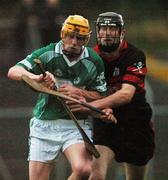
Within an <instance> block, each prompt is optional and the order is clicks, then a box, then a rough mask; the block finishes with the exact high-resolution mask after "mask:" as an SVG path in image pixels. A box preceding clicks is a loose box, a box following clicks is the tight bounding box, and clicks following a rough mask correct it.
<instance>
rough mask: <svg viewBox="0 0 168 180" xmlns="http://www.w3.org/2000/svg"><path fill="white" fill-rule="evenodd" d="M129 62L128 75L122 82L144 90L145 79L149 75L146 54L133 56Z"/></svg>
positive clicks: (141, 53) (139, 53) (140, 53)
mask: <svg viewBox="0 0 168 180" xmlns="http://www.w3.org/2000/svg"><path fill="white" fill-rule="evenodd" d="M127 62H128V63H127V65H126V73H125V75H124V76H123V78H122V82H123V83H128V84H131V85H134V86H135V87H136V88H140V89H143V88H144V79H145V76H146V73H147V67H146V57H145V55H144V53H143V52H141V51H139V52H137V53H135V54H133V55H132V56H131V57H130V59H129V60H128V61H127Z"/></svg>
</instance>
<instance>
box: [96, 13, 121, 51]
mask: <svg viewBox="0 0 168 180" xmlns="http://www.w3.org/2000/svg"><path fill="white" fill-rule="evenodd" d="M102 26H112V27H116V29H117V28H119V36H115V37H112V38H113V39H114V42H113V43H112V44H111V45H105V44H102V43H101V37H100V36H99V30H100V27H102ZM122 29H124V21H123V18H122V15H120V14H117V13H115V12H105V13H101V14H99V15H98V18H97V20H96V34H97V42H98V44H99V47H100V49H101V50H102V51H104V52H113V51H115V50H116V49H117V48H118V47H119V44H120V41H121V31H122Z"/></svg>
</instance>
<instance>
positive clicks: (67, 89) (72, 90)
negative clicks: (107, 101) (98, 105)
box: [58, 84, 102, 102]
mask: <svg viewBox="0 0 168 180" xmlns="http://www.w3.org/2000/svg"><path fill="white" fill-rule="evenodd" d="M58 91H59V92H61V93H63V94H65V95H67V96H71V97H74V98H78V97H79V96H80V97H84V98H85V99H86V100H87V101H88V102H90V101H93V100H96V99H100V98H102V96H101V95H100V93H99V92H97V91H87V90H85V89H81V88H77V87H75V86H72V85H70V84H62V85H61V86H60V88H59V89H58Z"/></svg>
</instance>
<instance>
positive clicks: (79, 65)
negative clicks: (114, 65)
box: [17, 41, 106, 120]
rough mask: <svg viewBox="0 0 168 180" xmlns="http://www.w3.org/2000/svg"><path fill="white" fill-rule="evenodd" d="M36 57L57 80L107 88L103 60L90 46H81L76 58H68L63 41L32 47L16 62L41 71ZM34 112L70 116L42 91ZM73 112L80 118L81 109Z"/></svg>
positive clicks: (49, 116) (43, 116)
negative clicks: (22, 58)
mask: <svg viewBox="0 0 168 180" xmlns="http://www.w3.org/2000/svg"><path fill="white" fill-rule="evenodd" d="M36 58H38V59H40V60H41V62H42V64H43V66H44V68H45V70H46V71H49V72H50V73H52V74H53V75H54V76H55V77H56V81H57V83H58V84H62V83H69V84H71V85H74V86H76V87H79V88H84V89H86V90H95V91H99V92H100V93H104V92H105V91H106V82H105V78H104V65H103V61H102V60H101V58H100V57H99V56H98V55H97V54H96V53H95V52H94V51H93V50H92V49H91V48H89V47H83V51H82V54H81V56H80V57H79V58H78V59H77V60H76V61H69V60H68V58H67V57H66V56H65V55H64V54H63V52H62V41H60V42H58V43H53V44H50V45H48V46H46V47H43V48H41V49H38V50H36V51H34V52H33V53H32V54H30V55H28V56H27V57H26V58H25V59H24V60H22V61H20V62H18V63H17V65H19V66H22V67H24V68H25V69H26V70H27V71H29V72H31V73H34V74H41V72H40V69H39V67H38V66H37V65H36V64H35V62H34V59H36ZM33 115H34V116H35V117H36V118H38V119H42V120H55V119H69V116H68V114H67V112H66V110H65V109H64V107H63V106H62V104H61V103H60V102H59V100H58V99H57V98H56V97H54V96H52V95H48V94H44V93H40V94H39V97H38V100H37V103H36V106H35V108H34V110H33ZM76 115H77V117H78V118H80V119H81V118H82V117H81V115H80V113H78V114H76ZM82 116H83V115H82Z"/></svg>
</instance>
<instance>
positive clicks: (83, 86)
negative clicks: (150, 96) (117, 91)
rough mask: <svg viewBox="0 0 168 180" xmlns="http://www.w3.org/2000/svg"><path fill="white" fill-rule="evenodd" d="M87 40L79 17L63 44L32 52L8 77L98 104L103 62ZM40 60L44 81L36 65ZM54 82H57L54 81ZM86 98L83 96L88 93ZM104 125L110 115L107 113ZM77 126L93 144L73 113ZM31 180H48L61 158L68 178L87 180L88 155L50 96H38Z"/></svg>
mask: <svg viewBox="0 0 168 180" xmlns="http://www.w3.org/2000/svg"><path fill="white" fill-rule="evenodd" d="M90 34H91V30H90V26H89V23H88V20H87V19H85V18H84V17H82V16H79V15H71V16H69V17H68V18H67V19H66V20H65V22H64V24H63V26H62V30H61V40H60V41H59V42H57V43H53V44H50V45H48V46H46V47H43V48H41V49H38V50H35V51H34V52H33V53H32V54H30V55H28V56H27V57H26V58H25V59H23V60H21V61H19V62H18V63H17V64H16V65H15V66H13V67H11V68H10V69H9V72H8V77H9V78H11V79H13V80H21V77H22V75H27V76H28V77H29V78H31V79H33V80H35V81H37V82H42V81H44V82H45V84H46V86H47V87H48V88H50V89H53V88H54V86H55V83H57V85H58V86H59V88H58V90H59V91H60V92H62V93H64V94H66V95H69V96H73V92H75V95H78V96H84V97H85V98H86V99H87V100H89V99H90V100H92V99H93V97H94V99H95V98H97V99H98V98H100V95H101V94H102V93H105V92H106V82H105V80H104V66H103V62H102V60H101V58H100V57H99V56H98V55H97V54H96V53H95V52H94V51H93V50H92V49H91V48H89V47H86V44H87V43H88V41H89V38H90ZM35 59H40V60H41V62H42V65H43V67H44V69H45V70H46V76H43V74H41V72H40V69H39V67H38V65H37V64H36V63H35V62H34V60H35ZM55 77H56V78H55ZM88 90H89V93H88ZM86 92H87V93H86ZM105 112H107V120H109V119H110V118H109V117H110V114H111V113H112V112H111V111H110V110H109V109H107V111H106V110H105ZM75 115H76V117H77V118H78V119H79V123H80V125H81V126H82V127H83V129H84V130H85V132H86V133H87V135H88V136H89V137H90V138H91V126H90V123H89V121H88V120H87V119H88V117H87V116H88V114H85V113H82V114H81V113H76V114H75ZM29 144H30V145H29V156H28V160H29V179H30V180H37V179H41V180H42V179H45V180H48V179H49V176H50V172H51V170H52V167H53V162H54V160H55V159H56V158H57V157H58V155H59V153H60V152H63V153H64V154H65V156H66V158H67V159H68V160H69V162H70V164H71V167H72V174H71V175H70V177H69V178H68V179H69V180H72V179H75V180H77V179H83V178H87V177H88V176H89V174H90V170H91V162H92V161H91V159H92V157H91V155H90V154H89V153H88V152H87V151H86V148H85V146H84V142H83V139H82V137H81V135H80V133H79V131H78V129H77V128H76V127H75V125H74V122H73V121H72V120H70V117H69V116H68V114H67V112H66V110H65V109H64V107H63V106H62V104H61V102H60V101H59V100H58V99H57V98H56V97H54V96H51V95H48V94H43V93H40V94H39V97H38V100H37V103H36V106H35V107H34V110H33V118H32V119H31V121H30V135H29Z"/></svg>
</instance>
